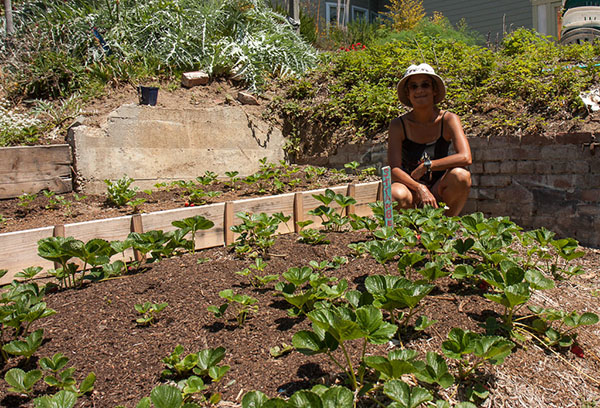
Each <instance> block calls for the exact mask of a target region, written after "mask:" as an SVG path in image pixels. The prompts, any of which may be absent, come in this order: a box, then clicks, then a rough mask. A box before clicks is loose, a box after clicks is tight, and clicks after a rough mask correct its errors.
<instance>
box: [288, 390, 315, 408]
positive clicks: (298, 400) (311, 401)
mask: <svg viewBox="0 0 600 408" xmlns="http://www.w3.org/2000/svg"><path fill="white" fill-rule="evenodd" d="M289 405H290V407H293V408H323V402H322V401H321V397H319V395H318V394H316V393H314V392H312V391H307V390H300V391H296V392H295V393H294V394H293V395H292V396H291V397H290V400H289Z"/></svg>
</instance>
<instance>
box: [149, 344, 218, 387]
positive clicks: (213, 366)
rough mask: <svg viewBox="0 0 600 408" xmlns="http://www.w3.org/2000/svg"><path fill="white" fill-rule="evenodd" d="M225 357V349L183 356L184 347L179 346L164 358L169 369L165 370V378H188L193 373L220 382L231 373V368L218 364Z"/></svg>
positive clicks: (163, 373)
mask: <svg viewBox="0 0 600 408" xmlns="http://www.w3.org/2000/svg"><path fill="white" fill-rule="evenodd" d="M224 357H225V349H224V348H223V347H217V348H215V349H205V350H202V351H199V352H198V353H191V354H187V355H186V356H183V346H181V345H177V347H175V350H173V352H172V353H171V354H170V355H168V356H167V357H165V358H163V359H162V360H161V361H162V362H163V363H165V365H166V366H167V368H166V369H165V370H163V372H162V374H161V375H162V377H163V378H176V379H177V378H188V377H189V376H190V375H191V374H192V373H193V374H195V375H197V376H199V377H202V378H204V379H210V380H211V381H215V382H217V381H219V380H221V378H223V376H224V375H225V374H226V373H227V371H229V366H226V365H222V366H219V365H218V364H219V363H220V362H221V360H223V358H224Z"/></svg>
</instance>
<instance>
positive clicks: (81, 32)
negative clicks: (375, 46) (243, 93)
mask: <svg viewBox="0 0 600 408" xmlns="http://www.w3.org/2000/svg"><path fill="white" fill-rule="evenodd" d="M14 16H15V17H14V18H15V25H16V29H17V34H16V38H17V42H18V41H19V39H27V44H28V46H27V47H26V48H25V49H24V50H21V51H19V50H17V49H13V50H11V51H12V52H13V53H14V55H15V57H17V58H15V59H14V60H15V61H17V62H18V63H17V64H15V65H13V66H11V67H10V70H9V72H10V73H11V74H12V75H14V76H16V77H17V78H23V77H26V76H29V75H31V76H33V78H34V79H35V81H34V82H33V83H31V84H29V85H26V84H24V83H23V84H22V86H21V87H20V88H19V89H18V90H19V91H20V92H21V93H26V94H27V95H30V96H35V97H45V96H57V95H50V92H54V93H58V94H60V95H64V94H68V93H69V92H72V91H73V90H74V89H76V88H77V87H79V86H80V85H81V81H82V80H81V75H82V73H83V70H84V67H87V66H94V65H95V64H102V65H104V68H103V69H100V70H99V69H98V68H95V69H92V72H94V73H95V76H96V77H102V75H104V76H106V74H111V73H112V74H113V75H118V74H119V73H120V72H117V71H122V70H123V69H124V68H125V69H126V70H127V69H128V68H126V67H125V66H123V65H122V62H121V61H126V62H127V63H128V64H129V65H133V67H136V66H141V67H147V68H148V69H132V71H134V72H135V71H138V72H139V73H144V72H146V73H153V74H156V73H161V72H162V73H165V74H172V73H174V72H178V71H181V70H190V69H203V70H206V71H207V72H208V73H209V74H211V75H212V76H219V75H227V76H229V75H234V76H236V77H238V78H239V79H243V80H244V81H245V82H246V84H247V85H248V87H249V88H250V89H252V90H258V89H260V88H261V87H262V86H263V85H264V83H265V80H266V78H268V77H269V76H277V75H286V74H290V73H301V72H303V71H304V70H306V69H307V68H309V67H312V66H313V65H314V63H315V62H316V55H315V52H314V51H313V49H312V48H311V47H310V46H309V45H308V44H306V43H305V42H304V41H303V40H302V39H301V38H300V36H299V35H298V34H296V33H295V32H294V30H293V29H292V27H291V26H290V24H289V23H287V21H286V20H285V18H284V17H283V16H282V15H280V14H277V13H276V12H274V11H272V10H271V9H270V8H269V7H267V6H266V5H265V3H264V2H263V1H259V0H210V1H205V2H199V1H192V0H178V1H171V2H164V1H161V0H150V1H147V2H136V1H133V0H126V1H122V2H86V1H73V2H63V1H60V0H49V1H45V2H27V3H25V4H24V5H22V6H21V7H16V9H15V12H14ZM100 38H102V40H100ZM0 47H1V48H4V49H0V51H1V52H6V51H8V50H7V49H6V45H4V46H3V47H2V46H0ZM49 50H56V51H49ZM19 57H20V58H19ZM105 64H108V65H111V66H112V65H114V67H113V68H112V69H110V68H107V67H106V66H105ZM27 65H29V66H30V68H31V72H27V71H25V73H24V76H19V72H20V71H21V70H22V69H23V68H24V67H25V66H27ZM134 72H129V73H128V74H127V73H124V74H126V75H124V76H132V75H131V74H132V73H134ZM134 75H135V74H134ZM21 82H23V81H21Z"/></svg>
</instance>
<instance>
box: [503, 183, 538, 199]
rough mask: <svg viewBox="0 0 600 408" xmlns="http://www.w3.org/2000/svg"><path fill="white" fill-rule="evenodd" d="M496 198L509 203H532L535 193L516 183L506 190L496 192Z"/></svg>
mask: <svg viewBox="0 0 600 408" xmlns="http://www.w3.org/2000/svg"><path fill="white" fill-rule="evenodd" d="M496 198H497V199H498V200H501V201H505V202H507V203H519V204H524V203H532V202H533V193H532V192H531V191H529V190H528V189H527V188H525V187H523V186H522V185H521V184H519V183H517V182H514V181H513V183H512V184H511V185H510V186H507V187H505V188H500V189H498V190H497V191H496Z"/></svg>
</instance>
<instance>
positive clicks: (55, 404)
mask: <svg viewBox="0 0 600 408" xmlns="http://www.w3.org/2000/svg"><path fill="white" fill-rule="evenodd" d="M33 401H34V404H35V407H36V408H38V407H39V408H72V407H74V406H75V403H76V402H77V394H75V393H74V392H72V391H65V390H61V391H59V392H57V393H56V394H54V395H43V396H41V397H38V398H36V399H35V400H33Z"/></svg>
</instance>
